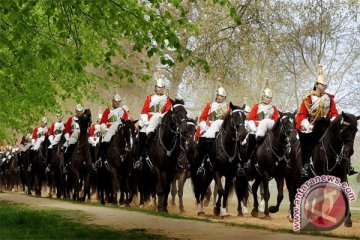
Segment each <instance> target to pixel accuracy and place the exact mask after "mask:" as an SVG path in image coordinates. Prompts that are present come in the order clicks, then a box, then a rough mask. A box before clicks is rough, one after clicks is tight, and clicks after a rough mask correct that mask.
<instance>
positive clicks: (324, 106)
mask: <svg viewBox="0 0 360 240" xmlns="http://www.w3.org/2000/svg"><path fill="white" fill-rule="evenodd" d="M307 109H308V112H309V121H310V122H311V121H314V120H318V119H320V118H322V117H325V116H326V115H327V114H328V113H329V111H330V97H329V96H328V95H327V94H324V95H323V96H321V97H318V96H316V95H312V96H311V104H309V103H308V104H307Z"/></svg>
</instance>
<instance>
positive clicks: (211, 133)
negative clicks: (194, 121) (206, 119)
mask: <svg viewBox="0 0 360 240" xmlns="http://www.w3.org/2000/svg"><path fill="white" fill-rule="evenodd" d="M223 122H224V120H222V119H218V120H216V121H214V122H212V123H211V125H210V127H209V128H208V129H207V130H206V132H204V134H203V135H202V136H201V137H204V138H215V133H216V132H218V131H219V130H220V127H221V124H222V123H223Z"/></svg>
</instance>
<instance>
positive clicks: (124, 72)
mask: <svg viewBox="0 0 360 240" xmlns="http://www.w3.org/2000/svg"><path fill="white" fill-rule="evenodd" d="M169 2H170V4H171V7H169V8H168V7H166V8H165V9H164V8H163V7H162V5H163V1H161V0H154V1H150V3H145V2H143V3H142V4H139V2H138V1H132V0H131V1H128V0H97V1H91V0H27V1H23V0H18V1H0V9H1V12H0V29H1V35H0V101H1V105H0V117H1V121H0V142H1V141H2V140H4V139H11V138H12V137H13V136H12V134H11V133H9V132H8V129H14V130H15V131H21V132H23V133H25V132H26V131H28V129H27V128H28V126H33V125H34V124H35V123H36V122H37V121H38V120H39V119H40V118H41V116H42V115H44V114H46V113H47V112H53V111H55V109H58V108H59V101H60V100H65V99H68V98H75V99H78V100H81V99H82V98H83V97H85V96H89V95H94V93H93V92H91V91H92V90H90V89H92V88H89V87H88V86H89V84H93V83H96V82H97V81H99V79H97V78H95V77H93V76H92V75H89V74H87V73H86V72H85V71H84V67H85V66H88V65H90V64H91V65H92V66H95V67H101V68H103V69H105V70H106V71H107V75H108V76H114V74H115V75H117V77H118V78H119V79H128V81H130V82H132V81H134V80H136V79H134V73H133V72H132V71H131V70H129V69H127V68H126V67H123V68H122V67H119V66H117V67H114V66H113V63H112V59H113V58H114V57H115V56H117V55H119V56H121V57H122V58H124V59H126V58H127V56H128V53H129V52H128V50H127V47H128V46H129V45H130V46H132V49H133V50H134V51H138V52H142V51H143V50H146V52H147V55H148V56H149V57H152V56H154V55H157V56H160V57H161V61H162V62H163V63H167V64H169V65H173V64H174V63H173V62H171V61H169V60H168V59H165V58H163V55H164V50H165V49H166V48H167V47H169V48H175V49H176V54H178V55H179V56H183V55H184V54H185V53H186V52H187V50H186V49H185V48H184V47H183V46H182V44H181V42H180V39H179V37H178V36H177V31H178V30H179V29H180V28H186V27H187V25H188V23H187V21H185V20H184V18H185V17H186V14H187V13H186V11H185V9H184V8H183V7H182V1H179V0H172V1H169ZM167 6H168V5H167ZM165 40H167V41H168V44H167V46H165ZM175 57H176V56H175ZM176 59H177V57H176ZM178 59H180V60H181V59H182V57H180V58H178ZM143 64H144V66H145V67H144V68H147V69H148V68H149V64H148V63H147V62H144V63H143ZM141 75H142V73H137V76H140V79H141V80H147V79H148V77H147V76H146V75H145V76H141Z"/></svg>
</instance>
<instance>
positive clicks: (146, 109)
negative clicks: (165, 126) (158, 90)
mask: <svg viewBox="0 0 360 240" xmlns="http://www.w3.org/2000/svg"><path fill="white" fill-rule="evenodd" d="M151 96H152V95H149V96H147V97H146V99H145V102H144V106H143V108H142V110H141V114H148V120H150V119H151V117H152V114H149V112H150V103H151ZM171 106H172V104H171V101H170V98H169V97H167V99H166V104H165V106H164V107H163V108H162V109H161V113H165V112H167V111H169V110H170V109H171Z"/></svg>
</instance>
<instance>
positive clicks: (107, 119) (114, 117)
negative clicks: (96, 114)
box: [99, 93, 128, 161]
mask: <svg viewBox="0 0 360 240" xmlns="http://www.w3.org/2000/svg"><path fill="white" fill-rule="evenodd" d="M121 101H122V98H121V96H120V95H119V94H118V93H116V94H114V96H113V98H112V108H111V109H110V108H106V109H105V111H104V113H103V114H102V117H101V120H100V131H101V132H104V137H103V138H102V142H101V143H100V148H99V156H100V158H99V160H100V161H102V160H103V161H105V159H106V150H107V148H108V146H109V143H110V140H111V138H112V137H113V136H114V135H115V133H116V131H117V129H118V127H119V125H120V124H122V121H123V120H128V114H127V112H126V111H125V110H124V109H123V108H122V107H121V106H120V105H121Z"/></svg>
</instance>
